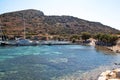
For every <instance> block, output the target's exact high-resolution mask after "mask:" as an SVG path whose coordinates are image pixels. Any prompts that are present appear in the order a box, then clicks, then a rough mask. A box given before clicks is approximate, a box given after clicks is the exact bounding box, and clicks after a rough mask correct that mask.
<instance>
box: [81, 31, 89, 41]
mask: <svg viewBox="0 0 120 80" xmlns="http://www.w3.org/2000/svg"><path fill="white" fill-rule="evenodd" d="M90 37H91V34H90V33H88V32H83V33H82V35H81V38H82V39H83V40H85V41H86V40H87V39H89V38H90Z"/></svg>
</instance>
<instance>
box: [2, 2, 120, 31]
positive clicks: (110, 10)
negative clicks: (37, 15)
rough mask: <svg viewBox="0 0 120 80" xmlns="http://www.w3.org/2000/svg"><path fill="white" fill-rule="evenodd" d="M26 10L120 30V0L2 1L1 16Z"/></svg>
mask: <svg viewBox="0 0 120 80" xmlns="http://www.w3.org/2000/svg"><path fill="white" fill-rule="evenodd" d="M25 9H37V10H40V11H43V12H44V14H45V15H60V16H61V15H69V16H74V17H78V18H81V19H85V20H89V21H94V22H101V23H102V24H104V25H108V26H111V27H113V28H116V29H119V30H120V22H119V21H120V0H0V14H3V13H7V12H13V11H19V10H25Z"/></svg>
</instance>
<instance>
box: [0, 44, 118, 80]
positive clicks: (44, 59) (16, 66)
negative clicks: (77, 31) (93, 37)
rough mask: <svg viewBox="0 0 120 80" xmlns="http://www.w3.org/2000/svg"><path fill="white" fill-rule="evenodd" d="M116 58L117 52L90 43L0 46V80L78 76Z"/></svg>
mask: <svg viewBox="0 0 120 80" xmlns="http://www.w3.org/2000/svg"><path fill="white" fill-rule="evenodd" d="M119 61H120V55H119V54H109V53H104V52H102V51H98V50H96V49H95V48H94V47H91V46H81V45H54V46H47V45H42V46H20V47H10V46H7V47H0V80H70V79H69V76H73V75H75V76H76V75H77V77H78V76H79V77H80V76H82V75H83V74H84V73H87V74H89V73H88V72H90V71H92V70H93V71H94V70H97V68H99V67H101V66H111V65H114V63H115V62H119ZM102 70H103V69H101V71H102ZM94 72H96V71H94ZM66 77H67V78H66ZM73 77H74V76H73ZM89 77H90V75H89ZM74 78H75V77H74ZM74 80H77V79H74ZM79 80H85V79H79ZM86 80H89V79H87V77H86Z"/></svg>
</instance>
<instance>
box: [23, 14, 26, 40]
mask: <svg viewBox="0 0 120 80" xmlns="http://www.w3.org/2000/svg"><path fill="white" fill-rule="evenodd" d="M23 27H24V33H23V37H24V39H26V32H25V30H26V28H25V19H24V14H23Z"/></svg>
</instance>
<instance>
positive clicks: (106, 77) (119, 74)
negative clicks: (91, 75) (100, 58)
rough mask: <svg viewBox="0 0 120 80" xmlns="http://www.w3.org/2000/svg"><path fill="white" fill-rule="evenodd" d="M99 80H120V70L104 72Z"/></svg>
mask: <svg viewBox="0 0 120 80" xmlns="http://www.w3.org/2000/svg"><path fill="white" fill-rule="evenodd" d="M98 80H120V68H117V69H113V70H106V71H105V72H102V73H101V75H100V76H99V78H98Z"/></svg>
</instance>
